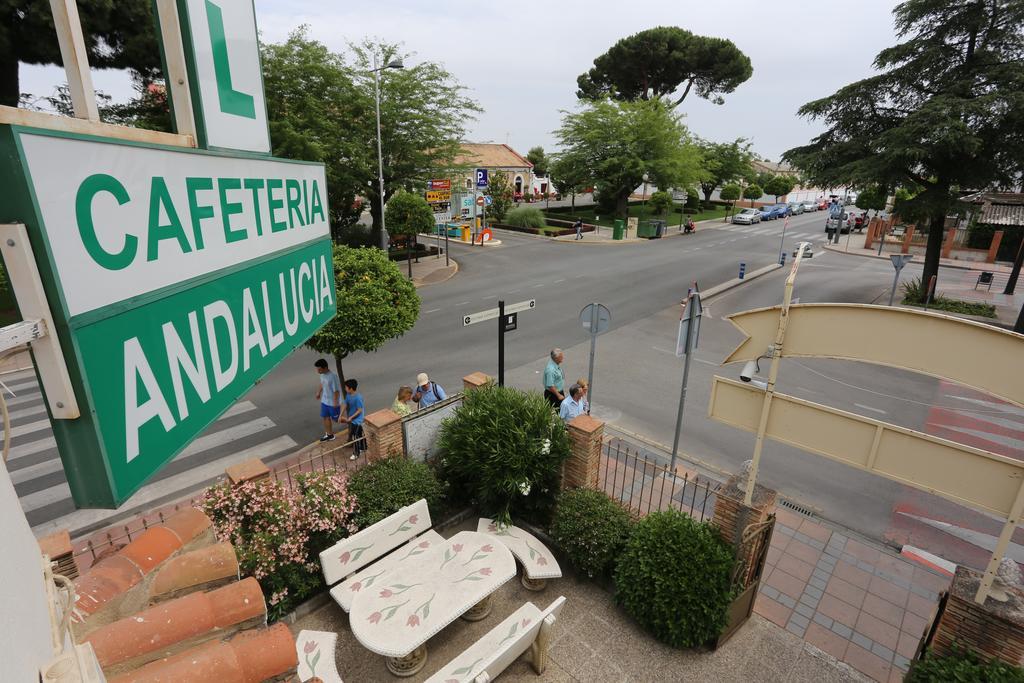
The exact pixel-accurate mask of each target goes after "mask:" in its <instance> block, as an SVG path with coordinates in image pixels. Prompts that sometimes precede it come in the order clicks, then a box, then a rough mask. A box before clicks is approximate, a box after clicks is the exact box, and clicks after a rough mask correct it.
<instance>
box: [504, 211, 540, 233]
mask: <svg viewBox="0 0 1024 683" xmlns="http://www.w3.org/2000/svg"><path fill="white" fill-rule="evenodd" d="M505 222H506V223H508V224H509V225H514V226H516V227H517V228H543V227H544V214H543V212H541V210H540V209H538V208H537V207H535V206H520V207H518V208H515V209H512V210H511V211H509V212H508V213H507V214H505Z"/></svg>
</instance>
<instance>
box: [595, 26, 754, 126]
mask: <svg viewBox="0 0 1024 683" xmlns="http://www.w3.org/2000/svg"><path fill="white" fill-rule="evenodd" d="M751 74H753V69H752V68H751V65H750V58H749V57H747V56H746V55H745V54H743V52H741V51H740V50H739V48H737V47H736V45H735V44H733V42H732V41H731V40H726V39H724V38H714V37H711V36H698V35H694V34H693V33H691V32H689V31H687V30H685V29H681V28H678V27H676V26H658V27H656V28H651V29H647V30H646V31H641V32H639V33H635V34H633V35H631V36H628V37H626V38H623V39H621V40H619V41H618V42H617V43H615V45H613V46H612V47H611V48H610V49H609V50H608V51H607V52H605V53H604V54H603V55H601V56H600V57H598V58H597V59H595V60H594V66H593V68H592V69H590V71H588V72H587V73H585V74H581V75H580V76H579V78H577V79H576V83H577V85H578V86H579V91H578V92H577V93H576V96H577V97H579V98H580V99H586V100H598V99H601V98H604V97H611V98H613V99H618V100H647V99H661V98H665V99H666V100H667V101H668V102H669V103H670V104H671V106H672V107H676V106H678V105H679V104H681V103H682V102H683V100H685V99H686V96H687V95H689V94H690V92H691V91H693V92H695V93H697V96H698V97H702V98H704V99H706V100H710V101H711V102H714V103H715V104H722V102H724V99H723V97H722V95H724V94H727V93H731V92H732V91H733V90H735V89H736V87H737V86H739V85H740V84H741V83H743V82H744V81H746V80H747V79H748V78H750V76H751ZM680 88H682V89H683V91H682V94H679V95H677V91H678V90H679V89H680Z"/></svg>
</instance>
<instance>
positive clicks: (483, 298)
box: [480, 294, 498, 301]
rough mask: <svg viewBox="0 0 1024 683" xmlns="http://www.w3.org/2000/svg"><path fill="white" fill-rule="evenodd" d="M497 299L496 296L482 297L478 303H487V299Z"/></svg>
mask: <svg viewBox="0 0 1024 683" xmlns="http://www.w3.org/2000/svg"><path fill="white" fill-rule="evenodd" d="M497 298H498V297H497V296H495V295H493V294H492V295H491V296H482V297H480V301H487V300H488V299H497Z"/></svg>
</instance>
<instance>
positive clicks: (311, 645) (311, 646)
mask: <svg viewBox="0 0 1024 683" xmlns="http://www.w3.org/2000/svg"><path fill="white" fill-rule="evenodd" d="M315 649H316V641H315V640H309V641H306V644H305V645H303V646H302V651H303V652H305V653H306V654H307V655H308V654H310V653H311V652H313V650H315Z"/></svg>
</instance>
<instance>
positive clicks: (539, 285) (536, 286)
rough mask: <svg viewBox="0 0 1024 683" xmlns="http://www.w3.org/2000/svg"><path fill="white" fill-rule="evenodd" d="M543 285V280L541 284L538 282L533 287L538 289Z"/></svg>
mask: <svg viewBox="0 0 1024 683" xmlns="http://www.w3.org/2000/svg"><path fill="white" fill-rule="evenodd" d="M543 286H544V283H543V282H541V283H539V284H536V285H534V286H533V288H534V289H537V288H538V287H543Z"/></svg>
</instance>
